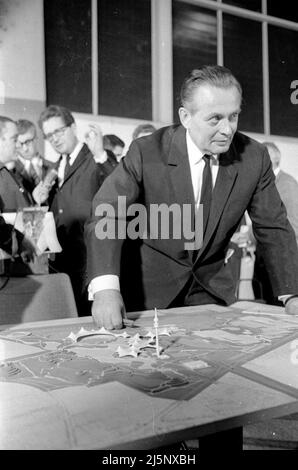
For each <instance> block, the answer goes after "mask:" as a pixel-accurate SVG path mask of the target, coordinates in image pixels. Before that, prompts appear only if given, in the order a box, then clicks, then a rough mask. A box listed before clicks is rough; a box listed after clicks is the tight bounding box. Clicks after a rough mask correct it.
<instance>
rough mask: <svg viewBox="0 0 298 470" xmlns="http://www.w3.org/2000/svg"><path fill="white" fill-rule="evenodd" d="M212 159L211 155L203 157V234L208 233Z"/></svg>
mask: <svg viewBox="0 0 298 470" xmlns="http://www.w3.org/2000/svg"><path fill="white" fill-rule="evenodd" d="M210 158H211V156H210V155H204V156H203V160H204V162H205V167H204V171H203V178H202V190H201V198H200V204H203V230H204V231H203V234H205V231H206V227H207V223H208V219H209V213H210V207H211V199H212V173H211V167H210Z"/></svg>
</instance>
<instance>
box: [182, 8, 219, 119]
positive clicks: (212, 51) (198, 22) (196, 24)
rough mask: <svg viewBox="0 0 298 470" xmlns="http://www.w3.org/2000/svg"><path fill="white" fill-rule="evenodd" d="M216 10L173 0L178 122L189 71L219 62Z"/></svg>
mask: <svg viewBox="0 0 298 470" xmlns="http://www.w3.org/2000/svg"><path fill="white" fill-rule="evenodd" d="M216 61H217V42H216V13H215V12H214V11H211V10H205V9H203V8H199V7H196V6H194V5H190V4H187V3H184V2H180V1H174V2H173V92H174V113H173V115H174V122H179V117H178V108H179V105H180V102H179V93H180V88H181V85H182V82H183V80H184V78H185V77H186V75H188V74H189V72H190V71H191V70H193V69H195V68H199V67H201V66H202V65H205V64H216Z"/></svg>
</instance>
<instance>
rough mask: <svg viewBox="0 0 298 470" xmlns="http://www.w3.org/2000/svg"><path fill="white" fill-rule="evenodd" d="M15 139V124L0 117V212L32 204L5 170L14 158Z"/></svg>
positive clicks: (7, 118) (21, 186) (29, 196)
mask: <svg viewBox="0 0 298 470" xmlns="http://www.w3.org/2000/svg"><path fill="white" fill-rule="evenodd" d="M17 137H18V129H17V126H16V123H15V122H14V121H13V120H12V119H10V118H9V117H6V116H0V212H16V211H17V210H18V209H23V208H24V207H28V206H30V205H33V204H34V201H33V199H32V198H31V195H30V193H28V192H27V191H26V189H25V188H24V187H23V185H22V183H21V182H20V181H18V180H17V179H16V178H15V176H14V174H13V173H12V172H11V171H10V170H9V169H8V168H7V165H8V164H9V163H10V162H12V161H14V160H15V158H16V142H17Z"/></svg>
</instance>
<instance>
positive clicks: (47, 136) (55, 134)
mask: <svg viewBox="0 0 298 470" xmlns="http://www.w3.org/2000/svg"><path fill="white" fill-rule="evenodd" d="M70 125H71V124H68V125H67V126H63V127H60V128H59V129H56V130H55V131H53V132H49V133H48V134H44V135H43V136H44V138H45V139H46V140H48V141H49V142H51V140H53V138H54V137H55V138H56V139H58V138H59V137H62V136H63V135H64V132H65V131H66V129H67V128H68V127H70Z"/></svg>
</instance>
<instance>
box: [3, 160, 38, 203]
mask: <svg viewBox="0 0 298 470" xmlns="http://www.w3.org/2000/svg"><path fill="white" fill-rule="evenodd" d="M32 204H33V200H32V198H31V195H30V194H29V193H28V192H27V191H26V190H25V188H24V187H23V186H22V184H21V183H20V182H19V181H18V180H17V179H16V178H15V177H14V175H13V173H11V172H10V171H9V170H8V169H7V168H6V167H5V166H3V165H0V212H16V211H17V210H18V209H22V208H23V207H29V206H30V205H32Z"/></svg>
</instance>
